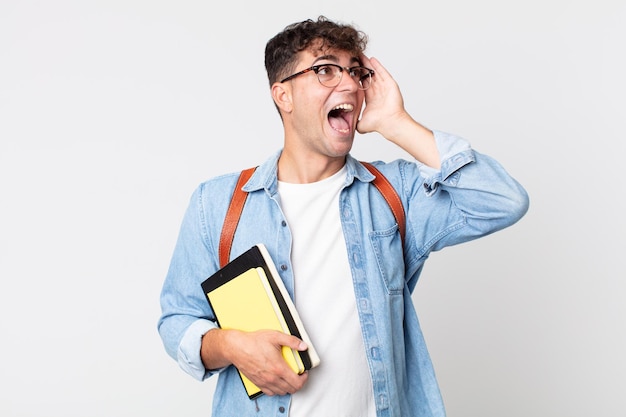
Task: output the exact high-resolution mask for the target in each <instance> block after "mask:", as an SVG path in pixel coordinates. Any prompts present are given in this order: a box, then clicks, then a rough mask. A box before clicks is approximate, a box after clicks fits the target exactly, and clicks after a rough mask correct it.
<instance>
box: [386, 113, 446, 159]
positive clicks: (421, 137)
mask: <svg viewBox="0 0 626 417" xmlns="http://www.w3.org/2000/svg"><path fill="white" fill-rule="evenodd" d="M385 128H386V130H384V131H382V132H381V134H382V135H383V136H384V137H385V138H386V139H387V140H389V141H390V142H393V143H394V144H396V145H397V146H399V147H400V148H402V149H404V150H405V151H406V152H408V153H409V154H410V155H411V156H412V157H413V158H415V159H416V160H417V161H419V162H421V163H422V164H425V165H428V166H429V167H431V168H435V169H439V168H440V167H441V161H440V155H439V151H438V149H437V143H436V141H435V136H434V134H433V132H432V131H431V130H430V129H428V128H426V127H425V126H423V125H421V124H420V123H418V122H416V121H415V120H414V119H413V118H412V117H411V116H410V115H409V114H408V113H402V114H400V115H398V117H397V119H396V120H395V121H394V122H392V123H388V124H387V125H386V126H385Z"/></svg>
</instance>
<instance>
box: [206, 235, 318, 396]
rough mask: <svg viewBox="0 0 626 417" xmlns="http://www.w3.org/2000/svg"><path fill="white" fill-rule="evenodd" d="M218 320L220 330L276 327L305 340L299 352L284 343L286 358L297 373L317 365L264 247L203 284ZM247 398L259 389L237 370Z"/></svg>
mask: <svg viewBox="0 0 626 417" xmlns="http://www.w3.org/2000/svg"><path fill="white" fill-rule="evenodd" d="M202 288H203V290H204V292H205V294H206V296H207V300H208V302H209V305H210V306H211V308H212V309H213V312H214V314H215V317H216V318H217V323H218V325H219V326H220V328H223V329H237V330H242V331H248V332H252V331H256V330H277V331H281V332H283V333H286V334H292V335H294V336H297V337H299V338H300V339H302V340H304V341H305V342H306V343H307V345H308V346H309V348H308V349H307V350H306V351H304V352H300V351H297V350H293V349H291V348H289V347H286V346H284V347H283V350H282V354H283V357H284V358H285V361H286V362H287V363H288V364H289V366H290V367H291V369H293V371H294V372H296V373H302V372H304V371H305V370H308V369H311V368H313V367H315V366H317V365H318V364H319V357H318V355H317V353H316V352H315V349H314V348H313V345H312V343H311V341H310V339H309V337H308V335H307V334H306V332H305V330H304V326H303V324H302V321H301V320H300V317H299V316H298V312H297V311H296V309H295V306H294V304H293V302H292V300H291V298H290V297H289V294H288V292H287V290H286V288H285V286H284V284H283V282H282V280H281V279H280V277H279V276H278V271H277V270H276V267H275V265H274V263H273V262H272V260H271V258H270V256H269V253H268V252H267V249H266V248H265V247H264V246H263V245H262V244H259V245H255V246H253V247H252V248H251V249H250V250H248V251H246V252H244V253H243V254H242V255H240V256H239V257H237V258H235V259H233V260H232V261H231V262H230V263H229V264H228V265H226V266H225V267H224V268H222V269H220V270H219V271H218V272H216V273H215V274H213V275H212V276H211V277H209V278H208V279H207V280H205V281H204V282H203V283H202ZM239 375H240V376H241V380H242V382H243V385H244V387H245V389H246V391H247V394H248V397H250V398H255V397H257V396H258V395H261V394H262V392H261V390H260V389H259V388H258V387H257V386H256V385H254V384H253V383H252V382H251V381H250V380H249V379H248V378H247V377H246V376H245V375H243V374H242V373H241V372H239Z"/></svg>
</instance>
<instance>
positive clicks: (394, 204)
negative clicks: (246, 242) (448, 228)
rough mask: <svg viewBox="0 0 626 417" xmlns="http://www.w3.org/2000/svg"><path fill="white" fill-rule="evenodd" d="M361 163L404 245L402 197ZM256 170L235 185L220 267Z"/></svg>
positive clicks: (245, 173)
mask: <svg viewBox="0 0 626 417" xmlns="http://www.w3.org/2000/svg"><path fill="white" fill-rule="evenodd" d="M361 163H362V164H363V166H365V167H366V168H367V169H368V170H369V171H370V172H371V173H372V174H373V175H374V176H375V178H374V181H372V184H374V186H375V187H376V188H377V189H378V191H379V192H380V193H381V194H382V196H383V198H384V199H385V201H386V202H387V204H388V205H389V208H390V209H391V212H392V213H393V215H394V217H395V218H396V222H397V223H398V229H399V230H400V237H401V239H402V244H403V245H404V236H405V234H406V219H405V215H404V206H403V205H402V200H400V196H399V195H398V193H397V192H396V189H395V188H393V185H391V183H390V182H389V180H388V179H387V178H386V177H385V176H384V175H383V174H382V173H381V172H380V171H379V170H378V169H377V168H376V167H375V166H374V165H372V164H370V163H369V162H363V161H361ZM255 169H256V167H254V168H248V169H245V170H243V171H241V174H240V175H239V180H238V181H237V185H235V190H234V191H233V196H232V198H231V200H230V205H229V206H228V210H227V211H226V218H225V219H224V226H223V227H222V234H221V236H220V245H219V258H220V267H223V266H225V265H226V264H227V263H228V261H229V260H230V249H231V247H232V244H233V237H234V236H235V230H237V225H238V224H239V217H241V212H242V211H243V206H244V204H245V202H246V198H248V193H247V192H245V191H244V190H242V187H243V186H244V185H245V183H246V182H247V181H248V179H250V177H251V176H252V174H253V173H254V170H255Z"/></svg>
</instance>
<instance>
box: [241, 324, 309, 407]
mask: <svg viewBox="0 0 626 417" xmlns="http://www.w3.org/2000/svg"><path fill="white" fill-rule="evenodd" d="M242 336H243V339H242V340H241V344H240V345H239V346H238V347H237V349H236V350H237V352H233V357H234V360H233V364H234V365H235V366H236V367H237V368H238V369H239V370H240V371H241V372H242V373H243V374H244V375H246V377H248V379H250V381H252V382H253V383H254V384H255V385H256V386H258V387H259V388H260V389H261V390H262V391H263V392H264V393H265V394H267V395H285V394H287V393H294V392H296V391H298V390H299V389H301V388H302V387H303V386H304V384H305V382H306V381H307V379H308V375H307V374H306V373H304V374H301V375H298V374H297V373H295V372H294V371H293V370H292V369H291V367H290V366H289V364H288V363H287V361H286V360H285V358H284V357H283V355H282V349H283V346H287V347H289V348H292V349H296V350H300V351H302V350H306V349H307V345H306V343H304V342H303V341H301V340H300V339H298V338H297V337H294V336H291V335H287V334H284V333H281V332H277V331H269V330H268V331H259V332H252V333H242Z"/></svg>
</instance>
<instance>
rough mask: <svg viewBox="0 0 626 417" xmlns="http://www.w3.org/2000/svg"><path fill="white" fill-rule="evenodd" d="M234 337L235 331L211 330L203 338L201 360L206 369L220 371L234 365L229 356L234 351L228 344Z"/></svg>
mask: <svg viewBox="0 0 626 417" xmlns="http://www.w3.org/2000/svg"><path fill="white" fill-rule="evenodd" d="M233 337H234V334H233V331H231V330H223V329H219V328H217V329H212V330H209V331H208V332H206V333H205V334H204V336H202V344H201V347H200V358H201V359H202V363H203V364H204V367H205V368H206V369H219V368H224V367H226V366H229V365H231V364H232V360H231V359H230V358H229V356H228V353H229V352H232V349H229V348H228V344H229V341H231V342H232V339H233Z"/></svg>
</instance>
